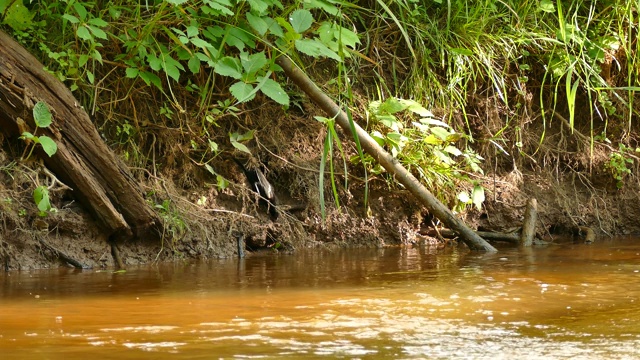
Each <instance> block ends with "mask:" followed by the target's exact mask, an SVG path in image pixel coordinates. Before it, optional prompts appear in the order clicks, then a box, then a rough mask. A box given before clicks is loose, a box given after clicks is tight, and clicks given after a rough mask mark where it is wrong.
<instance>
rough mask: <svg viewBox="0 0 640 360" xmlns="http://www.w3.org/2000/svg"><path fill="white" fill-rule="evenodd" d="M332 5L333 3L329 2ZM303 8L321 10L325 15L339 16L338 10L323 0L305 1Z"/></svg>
mask: <svg viewBox="0 0 640 360" xmlns="http://www.w3.org/2000/svg"><path fill="white" fill-rule="evenodd" d="M331 3H334V1H331ZM305 8H307V9H322V10H324V11H325V12H326V13H328V14H331V15H334V16H337V15H338V14H340V9H338V8H337V7H336V6H333V5H331V4H330V2H329V1H324V0H305Z"/></svg>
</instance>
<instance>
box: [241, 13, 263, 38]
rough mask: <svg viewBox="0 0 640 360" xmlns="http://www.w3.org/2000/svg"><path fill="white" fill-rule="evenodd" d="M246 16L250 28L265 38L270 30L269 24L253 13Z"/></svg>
mask: <svg viewBox="0 0 640 360" xmlns="http://www.w3.org/2000/svg"><path fill="white" fill-rule="evenodd" d="M245 16H246V17H247V22H248V23H249V26H251V27H252V28H253V30H255V31H256V32H257V33H258V34H260V36H264V35H265V34H266V33H267V31H268V30H269V24H267V22H266V21H264V19H262V18H261V17H259V16H256V15H253V14H251V13H247V14H246V15H245Z"/></svg>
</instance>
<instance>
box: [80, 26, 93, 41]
mask: <svg viewBox="0 0 640 360" xmlns="http://www.w3.org/2000/svg"><path fill="white" fill-rule="evenodd" d="M76 35H78V37H79V38H80V39H82V40H87V41H90V40H93V37H92V36H91V33H90V32H89V29H87V28H86V27H85V26H80V27H78V30H76Z"/></svg>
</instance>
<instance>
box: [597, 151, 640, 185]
mask: <svg viewBox="0 0 640 360" xmlns="http://www.w3.org/2000/svg"><path fill="white" fill-rule="evenodd" d="M619 149H620V151H619V152H612V153H611V154H609V161H608V162H606V163H605V167H606V168H607V169H608V170H609V171H610V172H611V175H613V178H614V179H615V180H616V186H617V187H618V189H622V187H623V186H624V179H625V178H626V177H627V176H628V175H630V174H631V169H629V167H628V166H629V165H631V164H633V159H632V158H630V157H627V156H625V153H626V152H628V151H629V150H631V149H629V148H628V147H627V146H625V145H623V144H620V145H619ZM635 152H636V153H638V152H640V148H636V149H635Z"/></svg>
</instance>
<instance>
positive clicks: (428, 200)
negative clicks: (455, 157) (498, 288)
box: [276, 55, 497, 252]
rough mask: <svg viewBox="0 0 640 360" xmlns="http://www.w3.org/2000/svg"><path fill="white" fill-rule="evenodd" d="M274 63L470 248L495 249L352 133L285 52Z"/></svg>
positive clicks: (358, 132)
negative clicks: (357, 139)
mask: <svg viewBox="0 0 640 360" xmlns="http://www.w3.org/2000/svg"><path fill="white" fill-rule="evenodd" d="M276 62H277V63H278V65H280V67H282V69H283V70H284V73H285V74H286V75H287V76H288V77H289V79H291V80H292V81H293V82H294V83H295V84H296V85H297V86H298V87H299V88H300V89H302V91H304V92H305V93H306V94H307V95H308V96H309V97H310V98H311V100H313V101H314V102H315V103H316V104H317V105H318V106H320V107H321V108H322V110H324V112H325V113H327V115H328V116H329V117H335V120H336V123H337V124H338V125H339V126H340V127H341V128H342V129H343V130H344V131H345V132H346V133H349V134H352V135H353V136H357V137H358V138H359V139H360V144H361V145H362V148H363V150H364V151H366V152H367V153H368V154H369V155H371V156H372V157H373V158H374V159H375V160H376V161H377V162H378V163H379V164H380V165H382V167H384V168H385V169H386V170H387V171H388V172H389V173H391V174H393V175H394V176H395V178H396V179H397V180H398V182H400V183H401V184H402V185H404V186H405V187H406V188H407V189H408V190H409V191H410V192H411V193H412V194H413V195H414V196H415V197H416V198H418V200H420V202H421V203H422V204H423V205H424V206H426V207H427V209H428V210H429V211H430V212H431V213H432V214H433V215H435V216H436V217H437V218H438V219H439V220H440V221H442V222H443V223H444V224H446V225H447V226H448V227H450V228H451V229H453V231H455V232H456V233H457V234H459V235H460V237H461V238H462V240H463V241H464V243H465V244H467V246H468V247H469V248H471V249H473V250H483V251H492V252H495V251H497V250H496V248H494V247H493V246H492V245H491V244H489V243H488V242H486V241H485V240H484V239H482V238H481V237H480V236H478V235H477V234H476V233H474V232H473V230H471V229H470V228H469V227H467V226H466V225H465V224H464V223H463V222H462V221H461V220H460V219H458V218H457V217H456V216H455V215H454V214H453V213H452V212H451V210H449V208H447V207H446V206H444V205H443V204H442V203H441V202H440V201H439V200H438V199H436V197H435V196H433V194H431V192H429V190H427V189H426V188H425V187H424V186H423V185H422V184H421V183H420V181H418V179H416V177H415V176H413V174H411V172H409V171H408V170H407V169H405V168H404V166H402V164H400V162H399V161H398V159H396V158H394V157H393V156H391V154H389V153H388V152H386V151H385V150H384V149H383V148H382V147H381V146H380V145H378V143H377V142H376V141H375V140H373V138H371V136H369V134H368V133H367V132H366V131H365V130H364V129H362V128H361V127H360V126H359V125H358V124H356V123H354V124H353V127H354V129H353V131H355V134H353V133H352V129H351V124H350V123H349V118H348V116H347V114H346V113H345V112H344V111H343V110H342V109H341V108H340V107H339V106H338V105H337V104H336V103H335V102H334V101H333V100H331V98H330V97H329V96H327V95H326V94H325V93H324V92H322V91H321V90H320V89H319V88H318V87H317V86H316V84H315V83H314V82H313V81H311V79H309V77H308V76H307V75H306V74H305V73H304V72H303V71H302V70H300V69H299V68H297V67H296V66H295V65H294V64H293V63H292V62H291V60H289V59H288V58H287V57H286V56H285V55H282V56H280V57H278V58H277V59H276Z"/></svg>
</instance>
